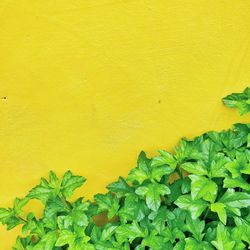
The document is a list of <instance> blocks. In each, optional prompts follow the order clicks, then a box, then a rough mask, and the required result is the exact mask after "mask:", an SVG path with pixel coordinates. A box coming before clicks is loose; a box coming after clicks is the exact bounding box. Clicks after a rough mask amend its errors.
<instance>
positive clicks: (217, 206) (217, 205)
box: [210, 202, 227, 225]
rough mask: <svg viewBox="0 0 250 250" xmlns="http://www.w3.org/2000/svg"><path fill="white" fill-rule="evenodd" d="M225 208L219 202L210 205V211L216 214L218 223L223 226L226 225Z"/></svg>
mask: <svg viewBox="0 0 250 250" xmlns="http://www.w3.org/2000/svg"><path fill="white" fill-rule="evenodd" d="M225 207H226V205H225V204H223V203H219V202H217V203H213V204H211V205H210V208H211V211H213V212H216V213H217V214H218V216H219V219H220V221H221V222H222V223H223V224H224V225H226V223H227V213H226V210H225Z"/></svg>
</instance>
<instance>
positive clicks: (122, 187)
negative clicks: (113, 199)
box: [107, 176, 133, 197]
mask: <svg viewBox="0 0 250 250" xmlns="http://www.w3.org/2000/svg"><path fill="white" fill-rule="evenodd" d="M107 188H108V190H109V191H110V192H113V193H116V195H117V197H122V196H123V195H126V194H128V193H131V192H133V188H131V187H130V186H129V185H128V184H127V182H126V180H125V179H124V178H122V177H121V176H120V177H119V179H118V181H117V182H113V183H111V184H109V185H108V186H107Z"/></svg>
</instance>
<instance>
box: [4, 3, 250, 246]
mask: <svg viewBox="0 0 250 250" xmlns="http://www.w3.org/2000/svg"><path fill="white" fill-rule="evenodd" d="M249 32H250V1H249V0H237V1H235V0H209V1H208V0H206V1H205V0H199V1H197V0H182V1H179V0H177V1H176V0H175V1H172V0H151V1H150V0H95V1H93V0H75V1H69V0H35V1H34V0H0V97H1V98H0V164H1V165H0V168H1V170H0V207H1V206H7V205H10V204H11V202H12V201H13V199H14V197H16V196H19V197H22V196H23V195H25V194H26V193H27V191H28V190H29V189H30V188H31V187H32V186H33V185H35V184H36V183H38V180H39V178H40V177H41V176H46V175H47V173H48V171H49V170H51V169H53V170H55V171H56V172H57V173H59V174H62V173H63V172H64V171H66V170H68V169H71V170H72V171H73V172H74V173H77V174H81V175H84V176H85V177H86V178H87V179H88V182H87V184H86V185H85V187H84V188H82V190H81V193H83V194H84V195H85V196H86V197H91V196H92V195H93V194H94V193H96V192H104V191H105V185H106V184H107V183H109V182H111V181H113V180H115V179H116V178H117V177H118V176H119V175H126V174H127V173H128V171H129V169H130V168H131V167H133V166H134V165H135V162H136V157H137V155H138V153H139V151H140V150H142V149H143V150H145V151H146V152H148V153H149V154H150V155H153V154H155V153H156V150H157V149H159V148H164V149H168V150H169V149H171V148H172V147H173V146H174V145H175V144H176V143H177V141H178V140H179V138H180V137H182V136H187V137H192V136H195V135H198V134H200V133H202V132H204V131H207V130H211V129H216V130H218V129H222V128H228V127H229V126H230V125H231V124H232V123H234V122H238V121H242V122H243V121H246V120H247V118H242V117H241V118H240V117H239V116H238V114H237V113H236V112H235V111H234V110H229V109H227V108H225V107H223V105H222V103H221V101H220V99H221V97H223V96H224V95H226V94H228V93H231V92H235V91H236V92H237V91H240V90H242V89H243V88H244V87H246V86H247V85H249V84H250V52H249V49H250V48H249V41H250V40H249V39H250V35H249ZM78 194H80V191H79V192H78ZM15 236H16V235H15V233H13V232H5V229H3V228H2V227H1V228H0V249H1V250H5V249H6V250H9V249H11V247H10V246H11V245H12V244H13V242H14V238H15Z"/></svg>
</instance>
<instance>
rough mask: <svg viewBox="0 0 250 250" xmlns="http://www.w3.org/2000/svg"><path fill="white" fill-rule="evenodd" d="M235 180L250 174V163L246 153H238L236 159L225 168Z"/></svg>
mask: <svg viewBox="0 0 250 250" xmlns="http://www.w3.org/2000/svg"><path fill="white" fill-rule="evenodd" d="M225 167H226V168H227V169H228V170H229V171H230V172H231V174H232V177H233V178H238V177H241V174H250V163H248V159H247V157H246V154H245V153H244V152H240V153H236V159H235V160H233V161H232V162H229V163H227V164H226V166H225Z"/></svg>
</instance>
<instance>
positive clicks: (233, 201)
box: [219, 189, 250, 208]
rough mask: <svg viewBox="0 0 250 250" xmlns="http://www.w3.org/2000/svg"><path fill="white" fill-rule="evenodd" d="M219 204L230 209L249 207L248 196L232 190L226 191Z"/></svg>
mask: <svg viewBox="0 0 250 250" xmlns="http://www.w3.org/2000/svg"><path fill="white" fill-rule="evenodd" d="M219 202H220V203H223V204H225V205H226V206H228V207H232V208H244V207H249V206H250V194H248V193H244V192H235V191H234V189H228V190H227V191H226V192H225V194H224V195H223V196H222V197H221V198H220V200H219Z"/></svg>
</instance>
